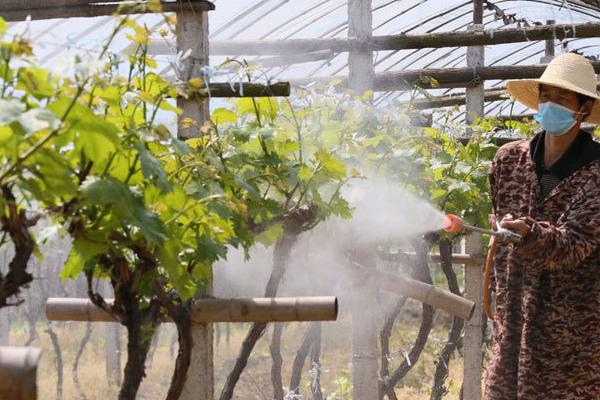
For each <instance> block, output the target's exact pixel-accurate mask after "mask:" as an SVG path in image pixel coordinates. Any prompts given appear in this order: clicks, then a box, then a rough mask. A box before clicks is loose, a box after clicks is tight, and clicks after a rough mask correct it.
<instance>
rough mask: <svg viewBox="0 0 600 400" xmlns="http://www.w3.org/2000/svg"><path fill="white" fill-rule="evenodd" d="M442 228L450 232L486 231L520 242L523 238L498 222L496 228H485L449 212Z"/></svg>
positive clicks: (501, 237)
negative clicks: (468, 222) (464, 220)
mask: <svg viewBox="0 0 600 400" xmlns="http://www.w3.org/2000/svg"><path fill="white" fill-rule="evenodd" d="M442 229H443V230H445V231H446V232H449V233H460V232H462V231H471V232H479V233H486V234H488V235H493V236H497V237H498V238H500V239H503V240H508V241H510V242H515V243H519V242H520V241H521V240H522V239H523V238H522V237H521V235H519V234H518V233H514V232H513V231H510V230H508V229H504V228H501V227H500V224H498V223H496V230H491V229H483V228H479V227H477V226H473V225H468V224H465V223H464V222H463V220H462V219H461V218H460V217H459V216H456V215H454V214H447V215H446V216H445V217H444V220H443V221H442Z"/></svg>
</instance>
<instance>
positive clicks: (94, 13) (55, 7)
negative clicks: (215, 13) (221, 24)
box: [0, 0, 215, 21]
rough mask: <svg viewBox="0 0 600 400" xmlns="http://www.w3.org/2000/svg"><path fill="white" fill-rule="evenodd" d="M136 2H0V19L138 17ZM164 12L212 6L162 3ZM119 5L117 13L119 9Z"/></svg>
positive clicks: (194, 0)
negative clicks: (113, 15) (116, 14)
mask: <svg viewBox="0 0 600 400" xmlns="http://www.w3.org/2000/svg"><path fill="white" fill-rule="evenodd" d="M139 4H140V2H139V1H122V2H121V1H114V0H107V1H101V0H23V1H19V0H2V1H0V16H1V17H2V18H4V19H5V20H6V21H24V20H25V19H26V18H27V17H28V16H31V18H32V19H51V18H73V17H100V16H107V15H112V14H114V13H116V12H117V11H119V12H120V13H121V14H129V13H137V14H139V13H141V12H144V11H140V10H141V8H140V7H139ZM162 4H163V11H164V12H176V11H181V10H182V9H192V10H194V11H196V12H203V11H211V10H214V8H215V6H214V5H213V4H212V3H211V2H210V1H206V0H185V1H163V2H162ZM120 5H123V7H122V8H121V9H119V6H120Z"/></svg>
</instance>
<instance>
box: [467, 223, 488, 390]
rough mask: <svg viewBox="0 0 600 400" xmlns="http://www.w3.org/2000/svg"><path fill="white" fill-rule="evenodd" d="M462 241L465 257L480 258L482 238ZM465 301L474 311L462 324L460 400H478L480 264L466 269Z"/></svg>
mask: <svg viewBox="0 0 600 400" xmlns="http://www.w3.org/2000/svg"><path fill="white" fill-rule="evenodd" d="M465 241H466V249H465V250H466V252H467V253H469V254H474V255H481V251H482V248H483V240H482V237H481V235H479V234H476V233H474V234H471V235H469V236H467V238H466V239H465ZM465 297H466V298H467V299H469V300H471V301H472V302H474V303H475V304H476V307H475V312H474V313H473V316H472V318H471V319H470V320H468V321H466V322H465V335H464V339H463V343H464V350H463V354H464V357H463V363H464V378H463V379H464V380H463V399H464V400H480V399H481V379H482V377H483V329H482V328H483V325H482V323H483V318H484V316H483V307H482V304H483V263H482V264H480V265H465Z"/></svg>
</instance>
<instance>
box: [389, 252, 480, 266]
mask: <svg viewBox="0 0 600 400" xmlns="http://www.w3.org/2000/svg"><path fill="white" fill-rule="evenodd" d="M416 256H417V254H416V253H413V252H401V253H379V259H381V260H383V261H392V262H413V261H414V259H415V257H416ZM429 259H430V260H431V262H434V263H439V262H441V260H442V259H441V257H440V255H439V254H430V255H429ZM484 261H485V259H484V258H483V257H480V256H472V255H470V254H460V253H454V254H452V256H451V258H450V262H451V263H452V264H462V265H479V266H480V265H482V263H483V262H484Z"/></svg>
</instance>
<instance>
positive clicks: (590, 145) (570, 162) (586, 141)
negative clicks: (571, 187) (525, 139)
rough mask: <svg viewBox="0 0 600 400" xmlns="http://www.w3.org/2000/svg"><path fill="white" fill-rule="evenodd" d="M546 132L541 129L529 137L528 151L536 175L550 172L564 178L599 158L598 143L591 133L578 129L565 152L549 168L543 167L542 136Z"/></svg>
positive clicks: (543, 136)
mask: <svg viewBox="0 0 600 400" xmlns="http://www.w3.org/2000/svg"><path fill="white" fill-rule="evenodd" d="M545 135H546V132H544V131H541V132H540V133H538V134H537V135H535V136H534V137H533V139H531V143H530V144H529V152H530V154H531V159H532V160H533V163H534V164H535V170H536V172H537V174H538V177H539V176H541V175H542V174H548V173H549V174H551V175H554V176H556V177H557V178H560V179H564V178H566V177H568V176H570V175H571V174H572V173H573V172H575V171H577V170H578V169H580V168H581V167H583V166H585V165H587V164H589V163H590V162H592V161H595V160H598V159H600V143H597V142H595V141H594V140H593V139H592V137H591V135H590V134H589V133H587V132H585V131H582V130H580V131H579V134H578V135H577V136H576V137H575V139H574V140H573V143H571V145H570V146H569V148H568V149H567V151H566V152H565V154H563V155H562V157H561V158H559V159H558V160H557V161H555V162H554V163H553V164H552V165H551V166H550V167H549V168H545V167H544V138H545Z"/></svg>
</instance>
